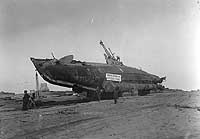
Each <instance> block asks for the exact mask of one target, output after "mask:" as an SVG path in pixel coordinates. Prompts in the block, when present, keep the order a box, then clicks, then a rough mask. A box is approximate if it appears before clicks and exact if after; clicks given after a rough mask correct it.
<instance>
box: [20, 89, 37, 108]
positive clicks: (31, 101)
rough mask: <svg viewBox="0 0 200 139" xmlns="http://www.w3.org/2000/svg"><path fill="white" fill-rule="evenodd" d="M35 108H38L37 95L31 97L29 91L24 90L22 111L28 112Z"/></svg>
mask: <svg viewBox="0 0 200 139" xmlns="http://www.w3.org/2000/svg"><path fill="white" fill-rule="evenodd" d="M34 107H36V105H35V93H32V96H30V95H29V94H28V92H27V90H24V97H23V106H22V110H28V109H29V108H34Z"/></svg>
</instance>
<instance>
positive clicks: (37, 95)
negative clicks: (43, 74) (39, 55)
mask: <svg viewBox="0 0 200 139" xmlns="http://www.w3.org/2000/svg"><path fill="white" fill-rule="evenodd" d="M35 80H36V98H39V80H38V74H37V71H36V74H35Z"/></svg>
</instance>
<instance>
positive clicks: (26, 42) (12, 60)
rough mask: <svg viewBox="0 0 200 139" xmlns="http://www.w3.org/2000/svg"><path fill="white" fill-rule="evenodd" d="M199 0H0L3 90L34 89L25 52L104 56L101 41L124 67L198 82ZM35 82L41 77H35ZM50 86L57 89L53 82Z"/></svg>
mask: <svg viewBox="0 0 200 139" xmlns="http://www.w3.org/2000/svg"><path fill="white" fill-rule="evenodd" d="M198 3H199V1H197V0H59V1H58V0H0V65H1V67H0V90H4V91H12V92H22V91H23V90H24V89H28V90H29V89H35V79H34V75H35V68H34V66H33V64H32V63H31V61H30V57H31V56H32V57H36V58H51V52H54V55H55V57H57V58H60V57H62V56H65V55H70V54H73V55H74V57H75V59H77V60H82V61H92V62H95V61H96V62H105V60H104V56H103V52H104V51H103V49H102V48H101V46H100V45H99V40H103V41H104V43H105V45H106V46H107V47H110V48H111V49H112V50H113V51H114V52H115V53H116V54H117V55H120V56H121V60H122V61H123V62H124V64H125V65H127V66H132V67H136V68H142V69H143V70H145V71H147V72H149V73H153V74H155V75H159V76H167V81H166V82H165V83H164V84H165V86H166V87H169V88H180V89H186V90H190V89H197V88H200V65H199V60H200V56H199V55H200V5H199V4H198ZM40 82H45V81H44V80H43V79H42V78H41V77H40ZM48 85H49V86H50V89H52V90H55V89H62V90H63V89H65V88H57V87H56V86H53V85H50V84H48Z"/></svg>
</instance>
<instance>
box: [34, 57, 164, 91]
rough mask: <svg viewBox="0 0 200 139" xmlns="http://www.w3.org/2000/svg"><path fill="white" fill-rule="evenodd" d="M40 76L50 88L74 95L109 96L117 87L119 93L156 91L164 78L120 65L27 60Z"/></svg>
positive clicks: (74, 61)
mask: <svg viewBox="0 0 200 139" xmlns="http://www.w3.org/2000/svg"><path fill="white" fill-rule="evenodd" d="M31 61H32V62H33V64H34V66H35V68H36V70H37V71H38V72H39V74H40V75H41V77H42V78H43V79H44V80H45V81H47V82H49V83H51V84H54V85H59V86H63V87H68V88H72V89H73V91H75V92H77V93H82V92H84V91H85V92H96V91H97V88H98V89H99V88H100V89H102V90H103V92H104V93H106V94H109V93H110V94H111V93H112V92H113V91H114V88H115V87H116V86H118V87H119V88H120V92H126V91H128V92H129V91H131V92H133V91H135V90H136V91H138V92H139V93H140V94H142V95H144V94H143V93H141V92H145V94H146V92H148V91H150V90H154V89H158V88H159V87H160V84H161V83H162V82H163V80H164V78H160V77H158V76H156V75H153V74H150V73H147V72H145V71H142V70H139V69H136V68H132V67H128V66H124V65H110V64H103V63H90V62H81V61H76V60H72V61H71V62H68V63H62V62H61V61H59V60H57V59H35V58H31ZM107 74H111V75H118V76H120V81H115V80H113V81H112V80H108V78H107Z"/></svg>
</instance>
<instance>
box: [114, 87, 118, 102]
mask: <svg viewBox="0 0 200 139" xmlns="http://www.w3.org/2000/svg"><path fill="white" fill-rule="evenodd" d="M118 95H119V86H116V87H115V89H114V92H113V99H114V103H115V104H116V103H117V99H118Z"/></svg>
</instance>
